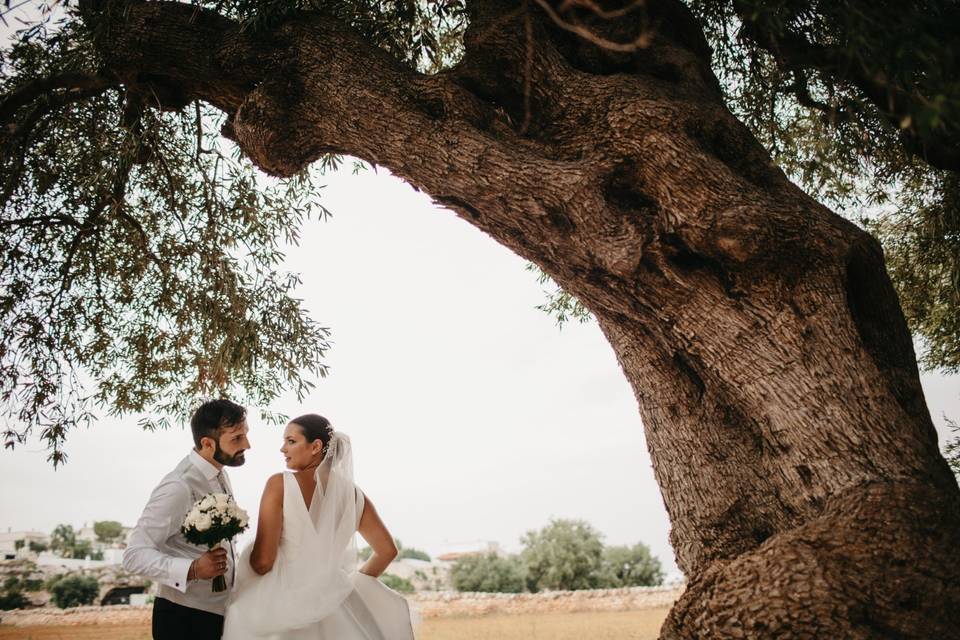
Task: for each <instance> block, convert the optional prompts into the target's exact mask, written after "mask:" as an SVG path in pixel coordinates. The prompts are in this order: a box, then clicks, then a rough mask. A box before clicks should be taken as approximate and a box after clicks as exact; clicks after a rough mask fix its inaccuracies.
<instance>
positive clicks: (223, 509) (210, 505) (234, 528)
mask: <svg viewBox="0 0 960 640" xmlns="http://www.w3.org/2000/svg"><path fill="white" fill-rule="evenodd" d="M248 520H249V518H248V517H247V512H246V511H244V510H243V509H241V508H240V507H239V506H237V503H236V502H234V501H233V498H231V497H230V496H229V495H227V494H225V493H208V494H207V495H205V496H203V497H202V498H200V499H199V500H197V501H196V502H195V503H194V504H193V508H192V509H190V512H189V513H187V517H186V518H184V519H183V525H182V526H181V527H180V531H181V532H182V533H183V537H184V538H186V539H187V542H189V543H190V544H195V545H200V546H205V547H207V548H208V549H213V548H214V547H216V546H218V545H219V544H220V543H221V542H223V541H224V540H232V539H233V538H234V536H236V535H237V534H239V533H241V532H243V531H244V530H246V528H247V522H248ZM213 590H214V591H226V590H227V581H226V579H225V578H224V577H223V576H222V575H221V576H217V577H216V578H214V579H213Z"/></svg>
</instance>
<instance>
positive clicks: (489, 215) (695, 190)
mask: <svg viewBox="0 0 960 640" xmlns="http://www.w3.org/2000/svg"><path fill="white" fill-rule="evenodd" d="M531 6H532V5H531ZM515 9H516V7H515V6H514V5H510V4H509V3H503V4H498V3H497V2H478V3H477V4H476V6H473V7H472V16H471V17H472V22H471V27H470V30H469V32H468V35H467V38H466V55H465V58H464V60H463V61H462V62H461V63H460V64H459V65H458V66H457V67H456V68H455V69H453V70H452V71H450V72H447V73H444V74H441V75H438V76H433V77H426V76H423V75H420V74H417V73H414V72H412V71H410V70H408V69H406V68H403V67H402V66H400V65H399V64H398V63H396V62H395V61H394V60H393V59H391V58H390V57H389V56H388V55H387V54H385V53H383V52H380V51H377V50H375V49H373V48H371V47H370V46H369V45H368V44H367V43H365V42H363V41H362V39H360V38H359V37H358V36H357V35H356V34H355V33H353V32H352V31H350V30H349V29H348V28H346V27H344V26H343V25H341V24H338V23H337V22H335V21H333V20H331V19H328V18H323V17H319V16H311V15H301V16H299V18H298V19H297V20H295V21H290V22H288V23H286V24H284V25H282V26H280V27H278V28H277V29H275V30H274V31H273V32H271V33H269V34H261V35H253V34H250V33H246V32H240V31H239V30H238V29H237V27H236V25H234V24H232V23H230V22H229V21H227V20H225V19H222V18H219V17H218V16H215V15H212V14H209V13H206V12H199V13H197V12H195V11H194V10H193V9H191V8H187V7H184V6H183V5H176V4H172V3H149V4H133V5H131V7H130V10H129V11H128V12H126V13H125V14H124V17H123V19H118V18H115V19H114V20H115V21H114V22H113V24H112V27H111V29H110V30H109V31H108V32H107V35H105V36H104V37H105V42H104V43H103V46H104V48H105V50H107V51H109V52H110V53H109V56H108V64H109V65H110V67H111V68H112V69H113V71H114V72H115V73H116V74H118V75H119V76H120V77H122V78H125V79H126V80H127V81H128V82H131V83H134V82H136V83H141V84H143V83H147V84H150V85H151V87H152V88H153V89H154V93H155V94H157V95H163V96H172V97H170V98H169V99H170V103H171V104H170V106H172V107H176V106H178V105H179V104H181V103H183V101H185V100H191V99H196V98H200V99H203V100H206V101H208V102H210V103H211V104H214V105H216V106H218V107H219V108H221V109H223V110H224V111H225V112H227V113H228V114H229V115H230V121H229V124H228V126H227V127H226V130H225V133H227V134H228V135H230V136H231V137H233V138H234V139H235V140H236V141H237V142H238V144H239V145H240V146H241V148H242V149H243V150H244V152H245V153H247V154H248V155H249V156H250V157H251V158H252V159H253V160H254V161H255V162H256V163H257V164H258V165H259V166H261V167H262V168H263V169H265V170H266V171H268V172H271V173H273V174H276V175H290V174H292V173H294V172H296V171H298V170H300V169H302V168H303V167H305V166H307V165H308V164H309V163H310V162H312V161H313V160H315V159H316V158H317V157H319V156H320V155H321V154H322V153H326V152H342V153H348V154H351V155H355V156H358V157H360V158H362V159H364V160H367V161H369V162H373V163H375V164H380V165H384V166H387V167H389V168H390V169H391V171H393V172H394V173H396V174H397V175H400V176H402V177H403V178H404V179H406V180H408V181H409V182H410V183H411V184H413V185H414V186H416V187H417V188H420V189H422V190H424V191H426V192H427V193H429V194H430V195H431V196H433V197H434V199H436V200H437V201H438V202H441V203H444V204H445V205H447V206H449V207H451V208H452V209H453V210H455V211H456V212H457V213H459V214H460V215H462V216H463V217H464V218H465V219H466V220H468V221H469V222H471V223H472V224H474V225H475V226H477V227H478V228H480V229H482V230H483V231H485V232H486V233H488V234H489V235H491V236H492V237H493V238H495V239H496V240H497V241H498V242H500V243H502V244H504V245H506V246H508V247H510V248H511V249H513V250H514V251H516V252H517V253H518V254H520V255H521V256H524V257H525V258H528V259H530V260H532V261H533V262H535V263H537V264H538V265H540V266H541V267H542V268H543V269H544V270H545V271H546V272H547V273H549V274H550V275H551V276H552V277H553V278H554V279H556V280H557V281H558V282H559V283H560V284H561V285H562V286H564V287H565V288H566V289H567V290H568V291H569V292H571V293H572V294H574V295H576V296H577V297H579V299H580V300H581V301H582V302H583V303H584V304H585V305H586V306H587V307H588V308H589V309H590V310H591V311H593V312H594V313H595V315H596V317H597V319H598V321H599V323H600V325H601V327H602V329H603V331H604V332H605V334H606V335H607V337H608V338H609V340H610V343H611V344H612V345H613V348H614V350H615V351H616V353H617V356H618V358H619V361H620V363H621V366H622V367H623V370H624V372H625V374H626V376H627V378H628V379H629V381H630V383H631V385H632V386H633V389H634V390H635V393H636V396H637V399H638V401H639V404H640V409H641V414H642V418H643V424H644V428H645V430H646V435H647V442H648V446H649V449H650V455H651V457H652V459H653V464H654V468H655V471H656V475H657V479H658V481H659V484H660V487H661V490H662V492H663V498H664V502H665V504H666V506H667V510H668V512H669V514H670V519H671V522H672V525H673V530H672V533H671V540H672V542H673V545H674V548H675V550H676V554H677V558H678V562H679V564H680V567H681V568H682V569H683V571H684V572H685V573H686V575H687V576H688V578H689V580H690V583H689V586H688V589H687V591H686V593H685V595H684V596H683V598H682V599H681V600H680V601H679V602H678V603H677V604H676V605H675V607H674V609H673V611H672V613H671V615H670V617H669V618H668V620H667V622H666V623H665V625H664V627H663V630H662V637H663V638H671V639H672V638H742V637H751V638H760V637H777V638H815V637H816V638H828V637H836V638H840V637H847V638H901V637H902V638H932V637H939V638H949V637H953V638H956V637H960V631H958V628H957V626H956V625H955V624H954V621H953V620H952V619H951V618H950V617H949V616H950V612H952V611H957V610H960V492H958V488H957V484H956V482H955V480H954V479H953V476H952V475H951V474H950V472H949V470H948V468H947V466H946V464H945V462H944V461H943V459H942V458H941V456H940V454H939V451H938V448H937V442H936V435H935V432H934V429H933V426H932V424H931V421H930V417H929V414H928V411H927V409H926V406H925V403H924V399H923V393H922V391H921V388H920V383H919V376H918V372H917V367H916V362H915V356H914V352H913V348H912V344H911V339H910V335H909V333H908V330H907V327H906V324H905V322H904V319H903V315H902V313H901V311H900V307H899V304H898V302H897V298H896V295H895V293H894V290H893V288H892V287H891V285H890V281H889V280H888V278H887V275H886V272H885V269H884V264H883V256H882V252H881V250H880V248H879V246H878V244H877V243H876V242H875V241H874V240H873V238H871V237H870V236H869V235H867V234H866V233H864V232H863V231H862V230H860V229H858V228H857V227H855V226H854V225H852V224H850V223H848V222H846V221H845V220H843V219H842V218H840V217H839V216H837V215H836V214H834V213H832V212H830V211H829V210H827V209H826V208H824V207H823V206H821V205H819V204H818V203H816V202H815V201H813V200H812V199H811V198H809V197H808V196H807V195H805V194H804V193H802V192H801V191H800V190H799V189H797V188H796V187H795V186H794V185H792V184H791V183H790V182H789V181H788V180H787V179H786V177H785V176H784V175H783V174H782V172H780V171H779V170H778V169H777V168H775V167H774V166H772V165H771V163H770V160H769V157H768V155H767V154H766V153H765V151H764V150H763V149H762V148H761V147H760V146H759V144H758V143H757V142H756V141H755V140H754V139H753V137H752V136H751V135H750V134H749V132H748V131H747V130H746V129H745V128H744V127H743V126H742V125H741V124H740V123H739V122H737V121H736V119H735V118H733V116H732V115H731V114H730V113H729V112H728V110H727V109H726V108H725V106H724V104H723V102H722V100H721V97H720V94H719V91H718V89H717V84H716V79H715V78H714V76H713V75H712V73H711V71H710V68H709V51H708V48H707V46H706V44H705V42H704V40H703V37H702V34H701V33H700V31H699V27H698V26H697V24H696V23H695V21H694V20H693V18H692V17H691V16H690V15H689V14H688V12H687V10H686V9H685V8H684V7H683V6H682V4H680V3H679V2H678V1H676V0H658V1H652V0H650V1H648V2H647V3H646V11H647V17H648V20H647V22H646V23H645V24H656V25H658V26H657V28H656V30H655V31H652V32H650V33H649V36H650V37H649V46H647V47H646V48H644V49H641V50H639V51H637V52H635V53H630V54H623V53H612V52H609V51H604V50H601V49H598V48H597V47H596V46H595V45H592V44H589V43H587V42H585V41H581V40H578V39H576V37H574V36H572V35H570V34H568V33H567V32H565V31H562V30H561V29H559V28H557V27H555V26H553V25H552V24H551V23H550V22H549V21H548V20H546V19H545V18H543V17H542V16H541V15H540V14H539V13H533V12H532V10H531V12H530V13H527V12H523V11H521V12H517V11H516V10H515ZM88 15H89V19H91V20H94V19H98V14H97V13H96V11H94V10H90V11H89V14H88ZM115 15H117V14H115ZM100 18H101V19H102V16H100ZM639 24H641V21H636V20H634V21H631V22H630V23H629V24H627V22H626V21H622V23H616V24H615V25H614V26H613V27H610V29H612V30H613V32H612V33H608V34H606V35H609V36H610V37H620V38H621V39H625V37H632V36H636V35H637V33H636V29H637V28H638V25H639ZM527 33H530V34H532V39H528V38H527V36H526V34H527ZM525 86H529V87H530V88H531V89H530V91H529V92H526V91H525V90H524V87H525Z"/></svg>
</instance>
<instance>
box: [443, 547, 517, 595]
mask: <svg viewBox="0 0 960 640" xmlns="http://www.w3.org/2000/svg"><path fill="white" fill-rule="evenodd" d="M525 578H526V571H525V570H524V567H523V563H522V562H520V560H519V559H518V558H516V557H513V556H511V557H509V558H501V557H500V556H498V555H497V554H495V553H488V554H485V555H472V556H464V557H462V558H460V559H458V560H457V561H456V562H455V563H454V564H453V566H452V567H451V568H450V582H451V584H452V585H453V588H454V589H456V590H457V591H480V592H485V593H520V592H521V591H523V585H524V581H525Z"/></svg>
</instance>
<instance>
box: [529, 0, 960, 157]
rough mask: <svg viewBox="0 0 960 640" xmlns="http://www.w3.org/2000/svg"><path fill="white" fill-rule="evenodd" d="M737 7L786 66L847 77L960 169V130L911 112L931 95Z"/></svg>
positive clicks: (749, 31)
mask: <svg viewBox="0 0 960 640" xmlns="http://www.w3.org/2000/svg"><path fill="white" fill-rule="evenodd" d="M538 1H539V0H538ZM734 8H735V10H736V12H737V15H738V17H739V18H740V20H741V22H742V24H743V33H744V35H746V36H747V37H748V38H749V39H750V40H752V41H753V42H754V43H756V44H757V45H758V46H759V47H760V48H762V49H764V50H765V51H767V52H768V53H769V54H770V55H771V56H773V58H774V60H776V62H777V65H778V66H780V67H781V68H782V69H783V70H784V71H792V72H796V71H797V70H799V69H814V70H817V71H819V72H821V73H823V74H825V75H828V76H835V77H838V78H846V79H848V80H849V81H850V82H851V83H852V84H853V85H854V86H855V87H857V88H858V89H860V91H862V92H863V94H864V96H866V98H867V99H868V100H869V101H870V102H871V103H872V104H873V105H874V106H875V107H876V108H877V109H878V110H879V111H880V113H881V114H883V116H884V117H885V118H886V119H887V121H888V122H889V123H890V124H892V125H893V126H894V127H895V128H896V129H897V130H899V131H900V137H901V140H902V141H903V144H904V146H906V147H907V149H908V150H910V151H911V152H912V153H913V154H915V155H917V156H919V157H921V158H923V159H924V160H926V161H927V162H928V163H929V164H931V165H932V166H934V167H936V168H938V169H947V170H950V171H957V170H960V132H958V131H957V130H956V129H955V128H954V129H949V128H948V129H946V130H944V131H942V132H939V133H938V135H936V136H923V135H921V134H920V132H918V131H917V130H916V128H915V127H913V126H912V125H911V124H910V122H911V118H910V116H911V114H913V113H915V112H917V111H920V110H922V108H923V103H924V102H926V101H927V98H926V97H925V96H923V95H921V94H919V93H917V92H913V91H909V90H907V89H904V88H903V87H902V86H900V85H898V84H896V83H893V82H890V81H889V80H888V78H887V76H886V75H885V74H884V73H882V72H880V70H871V69H868V68H866V67H865V65H864V64H862V63H861V62H860V61H859V60H857V59H856V58H855V57H854V56H853V55H851V54H850V53H848V52H847V51H846V50H844V49H842V48H839V47H827V46H822V45H818V44H814V43H812V42H810V41H809V40H807V39H806V38H805V37H803V36H802V35H799V34H796V33H792V32H790V31H784V32H783V33H775V32H774V31H772V30H771V29H769V28H767V27H766V26H765V25H764V24H763V22H762V21H761V20H760V19H757V18H756V17H755V16H754V15H753V13H752V11H753V8H752V7H750V6H748V5H747V3H745V2H744V1H743V0H735V2H734ZM798 89H800V90H798V91H797V92H796V95H797V98H798V100H801V101H802V100H804V99H805V96H804V92H803V91H802V87H798ZM807 106H813V108H817V107H816V106H815V105H809V104H808V105H807Z"/></svg>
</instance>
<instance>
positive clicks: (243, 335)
mask: <svg viewBox="0 0 960 640" xmlns="http://www.w3.org/2000/svg"><path fill="white" fill-rule="evenodd" d="M466 1H467V0H440V1H438V2H419V1H413V0H390V1H383V0H266V1H262V0H209V1H204V2H199V1H196V0H195V1H194V2H193V4H195V5H199V6H203V7H206V8H212V9H214V10H216V11H218V12H220V13H221V14H223V15H225V16H227V17H230V18H232V19H234V20H236V21H238V22H240V23H241V24H242V25H243V28H245V29H252V30H269V29H271V28H272V27H273V26H275V25H277V24H278V23H280V22H281V21H283V20H296V19H297V16H298V15H299V14H300V12H304V11H322V12H325V13H327V14H331V15H334V16H337V17H339V18H340V19H341V20H343V21H345V22H347V23H349V24H351V25H352V26H353V27H355V28H356V29H357V30H359V31H360V32H362V33H363V34H364V35H365V36H366V37H367V38H368V40H369V41H370V42H372V43H374V44H376V45H377V46H379V47H381V48H383V49H384V50H386V51H388V52H390V53H391V54H393V55H394V56H395V57H396V58H397V59H398V60H399V61H401V62H402V63H404V64H406V65H408V66H409V67H411V68H416V69H419V70H421V71H424V72H437V71H440V70H442V69H444V68H448V67H450V66H452V65H455V64H456V62H457V61H458V59H459V57H460V56H461V55H462V53H463V51H462V44H461V41H462V36H463V33H464V30H465V28H466V27H467V24H468V19H469V13H468V11H467V9H468V7H467V4H466ZM662 1H665V0H662ZM546 2H547V0H543V3H546ZM99 4H101V5H102V4H104V2H101V3H99ZM539 4H541V2H539V0H537V1H536V2H533V3H519V2H518V3H517V8H516V9H515V11H514V17H516V16H517V15H519V14H518V13H516V12H517V11H521V12H522V11H527V12H533V13H536V14H537V16H538V17H539V18H542V19H548V18H546V14H545V13H544V12H543V11H542V8H541V7H540V6H538V5H539ZM687 4H688V6H689V7H690V9H691V10H692V12H693V13H694V15H695V16H696V17H697V18H698V19H699V21H700V23H701V26H702V27H703V29H704V31H705V33H706V35H707V38H708V40H709V42H710V44H711V45H712V47H713V49H714V56H713V64H714V69H715V71H716V72H717V75H718V77H719V78H720V79H721V84H722V87H723V90H724V91H725V93H726V98H727V102H728V104H729V105H730V108H731V109H732V110H733V111H734V112H735V113H736V114H737V115H738V116H739V117H740V118H741V119H742V120H743V121H744V122H745V123H746V124H747V126H748V127H750V129H751V130H752V131H753V132H754V133H755V134H756V135H757V137H758V138H759V139H760V140H761V141H762V142H763V144H765V145H766V146H767V148H768V149H769V150H770V152H771V153H772V155H773V157H774V160H775V161H776V162H778V163H779V164H780V166H782V167H783V168H784V169H785V170H786V171H787V172H788V174H790V175H791V176H792V177H793V178H794V179H795V180H796V181H797V182H799V183H800V184H801V186H803V187H804V188H805V189H806V190H808V191H809V192H811V193H812V194H813V195H815V196H816V197H818V198H820V199H822V200H823V201H825V202H826V203H827V204H829V205H831V206H833V207H834V208H836V209H837V210H839V211H841V212H842V213H844V214H845V215H847V216H848V217H851V218H853V219H855V220H862V221H863V223H864V224H865V225H867V226H868V227H869V228H870V229H872V230H873V231H874V232H875V233H877V234H878V235H879V236H880V238H881V239H882V240H883V242H884V246H885V248H886V250H887V254H888V262H889V265H890V273H891V275H892V276H893V278H894V281H895V283H896V285H897V287H898V288H899V291H900V295H901V300H902V302H903V306H904V309H905V311H906V314H907V317H908V320H909V321H910V325H911V327H912V329H913V330H914V332H915V333H916V334H917V335H918V336H919V337H920V338H921V339H922V344H923V348H924V351H923V360H922V362H923V364H924V365H926V366H927V367H930V368H942V369H944V370H946V371H957V370H958V368H960V325H958V322H960V321H958V318H960V214H958V202H960V196H958V194H960V179H958V175H957V171H958V170H960V159H958V156H960V145H958V143H957V140H958V139H960V73H958V71H960V69H958V58H960V38H958V37H956V36H957V34H956V25H958V24H960V17H958V8H957V4H956V3H955V2H953V1H950V0H932V1H929V2H906V3H897V4H896V5H890V4H889V3H876V2H870V1H868V0H844V1H841V2H833V1H830V2H828V1H826V0H806V1H799V0H687ZM6 6H7V7H8V10H7V11H5V13H4V19H9V20H11V21H12V20H13V19H14V15H13V11H12V9H9V7H10V6H11V3H9V2H7V3H6ZM595 6H597V5H593V4H592V3H589V2H586V1H585V0H584V1H582V2H572V3H564V5H563V7H561V9H562V10H561V11H560V12H559V14H558V15H559V17H558V18H557V19H560V20H566V21H569V22H583V23H584V24H587V25H588V26H590V25H596V24H597V22H598V21H602V20H603V19H604V18H602V17H600V16H599V15H594V14H596V12H595V11H593V10H592V9H591V7H595ZM603 6H604V7H606V8H622V9H624V10H622V11H619V10H618V11H612V12H610V15H615V16H617V17H616V18H612V19H616V20H637V19H639V18H642V16H640V13H642V12H643V10H644V9H643V7H644V3H642V2H640V3H634V2H627V1H626V0H624V1H623V2H604V3H603ZM31 7H33V8H41V9H42V8H46V9H52V10H51V11H49V12H47V13H38V12H35V13H34V14H33V15H34V21H33V23H32V24H29V25H28V26H27V27H26V28H24V29H21V30H20V31H19V32H18V33H17V35H16V37H15V38H13V40H12V42H11V44H10V45H9V46H7V47H5V48H4V49H3V51H2V53H0V96H2V97H0V124H2V125H3V126H2V128H0V202H2V206H0V230H2V233H0V259H2V265H0V327H2V329H3V330H2V332H0V416H2V418H3V421H4V433H5V440H6V444H7V446H14V445H15V444H16V443H19V442H23V441H24V440H25V438H26V437H27V436H28V435H29V434H30V433H32V432H34V431H36V432H38V433H39V435H40V437H41V438H42V439H43V440H44V441H45V442H46V443H47V445H48V447H49V450H50V459H51V460H52V461H53V463H54V464H58V463H60V462H62V461H63V460H64V458H65V453H64V450H63V445H64V441H65V438H66V435H67V433H68V432H69V430H70V429H71V428H73V427H75V426H76V425H80V424H86V423H89V422H90V421H91V420H92V418H93V416H94V414H95V412H98V411H100V412H106V413H108V414H112V415H128V414H147V415H149V416H156V417H147V418H143V419H142V421H141V422H142V424H143V426H145V427H148V428H155V427H158V426H161V427H162V426H166V425H168V424H169V421H170V420H171V419H172V418H182V417H183V416H184V415H185V414H186V413H187V412H188V410H189V408H190V406H191V404H192V403H193V402H195V400H196V399H197V398H199V397H202V396H210V395H230V396H232V397H234V398H235V399H237V400H238V401H240V402H243V403H245V404H250V405H254V406H259V407H261V409H263V410H264V411H265V413H264V415H265V416H266V417H268V418H269V417H271V414H270V413H269V412H268V411H267V409H268V407H269V405H270V403H271V402H272V401H273V400H274V399H275V398H276V397H277V395H278V394H279V393H281V392H283V391H284V390H293V391H294V392H296V393H297V394H298V395H300V396H302V395H303V394H304V393H306V392H307V391H308V390H309V388H310V386H311V384H312V381H313V380H314V379H315V378H316V377H317V376H322V375H324V374H325V372H326V368H325V365H324V364H323V361H322V358H323V355H324V352H325V350H326V349H327V348H328V346H329V344H328V342H327V339H328V331H327V329H326V328H324V327H322V326H320V325H319V324H317V322H316V321H314V320H313V319H312V318H311V317H310V315H309V314H308V313H307V311H306V310H305V309H303V308H302V306H301V304H300V302H299V300H297V298H296V290H297V287H298V285H299V283H300V280H299V277H298V276H297V275H295V274H289V273H284V272H282V271H281V270H280V267H281V265H282V260H283V249H284V247H285V246H286V245H288V244H291V243H295V242H296V241H297V239H298V232H299V229H300V227H301V225H302V224H304V222H305V221H306V220H308V219H310V218H313V217H322V216H324V215H326V214H327V212H326V210H325V209H324V208H323V206H322V204H320V202H319V200H318V198H319V194H320V189H321V184H320V183H319V174H320V173H322V171H323V170H324V169H329V168H333V167H336V166H337V164H338V162H339V159H338V158H336V157H327V158H325V159H324V160H323V161H321V162H320V163H318V167H317V170H315V171H312V172H311V171H305V172H303V173H302V174H300V175H298V176H295V177H294V178H291V179H289V180H282V181H274V180H267V179H266V178H265V177H264V176H263V175H262V174H260V173H259V172H258V171H257V170H256V169H255V168H254V167H253V166H252V164H251V163H250V162H249V161H248V160H247V159H245V158H243V157H242V156H241V155H240V153H239V151H238V149H237V148H236V147H235V146H234V145H233V144H232V143H231V142H230V141H229V140H227V139H226V138H223V137H221V136H220V135H219V131H220V129H221V126H222V125H223V123H224V114H222V113H219V112H217V111H216V110H215V109H213V108H212V107H210V106H208V105H204V104H198V103H192V104H188V105H184V106H183V107H182V108H179V109H173V110H166V111H165V110H162V109H159V108H157V107H158V101H157V98H156V95H153V94H151V93H150V92H149V91H147V90H145V89H144V87H141V86H126V85H124V84H122V83H120V82H119V81H118V80H116V79H115V78H111V77H109V76H105V75H101V72H102V69H103V64H102V63H103V60H102V59H101V56H100V54H99V53H98V50H97V48H96V47H95V46H94V44H93V43H94V38H95V36H96V29H97V28H102V27H103V25H99V26H98V25H90V24H87V23H86V22H84V21H83V20H82V19H81V17H80V15H79V12H78V10H77V8H76V3H73V2H66V3H60V2H39V1H38V2H35V3H31ZM585 16H586V17H585ZM638 16H639V18H638ZM11 24H14V23H11ZM167 107H168V108H169V105H167ZM532 116H533V117H536V114H532ZM544 308H545V309H547V310H548V311H552V312H555V313H557V315H558V318H559V319H560V320H561V321H563V320H565V319H566V318H568V317H572V318H578V319H581V320H582V319H584V318H587V317H589V314H588V313H587V311H586V309H584V308H583V307H582V306H581V305H579V302H578V301H577V300H576V299H575V298H572V297H571V296H569V295H568V294H566V293H565V292H563V291H560V290H553V291H551V297H550V299H549V301H548V303H547V304H546V305H544ZM272 417H273V418H279V416H272Z"/></svg>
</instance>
